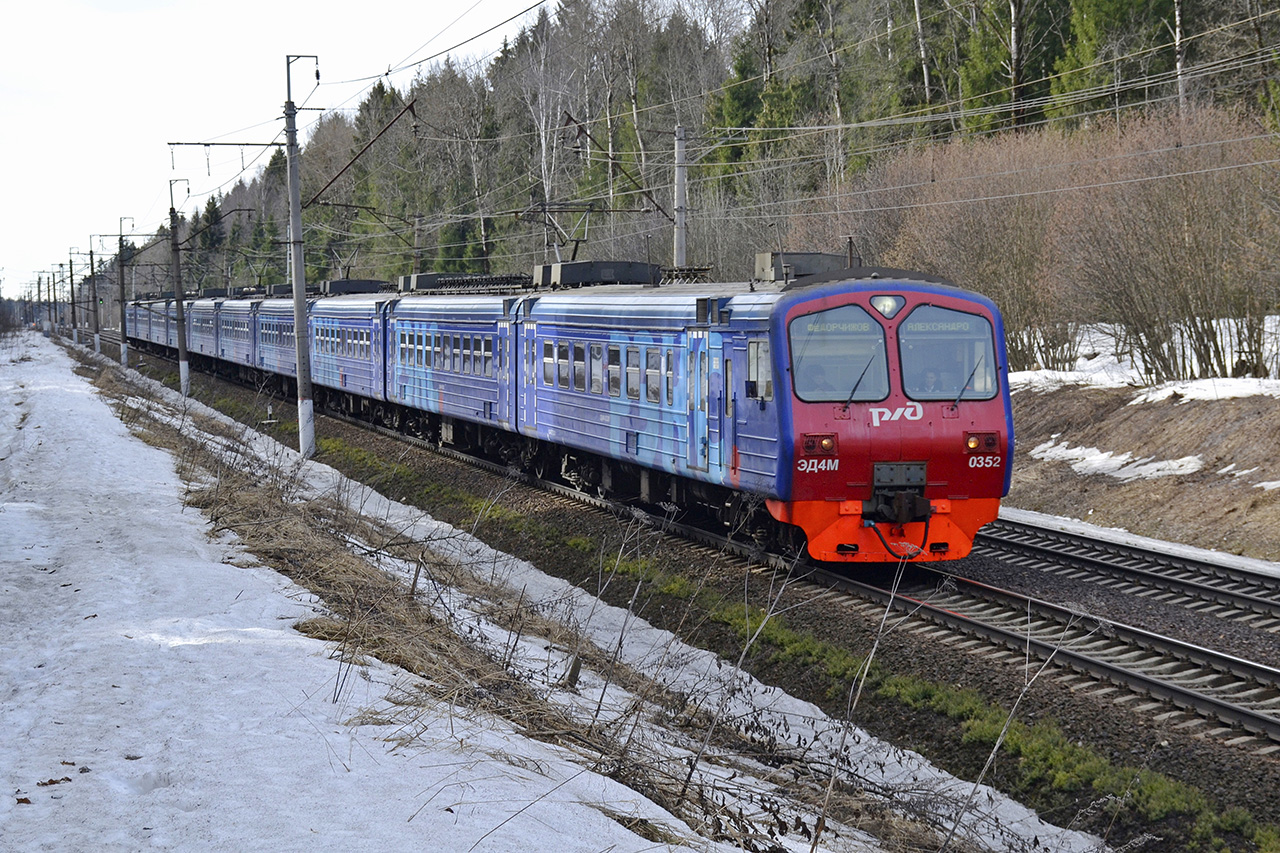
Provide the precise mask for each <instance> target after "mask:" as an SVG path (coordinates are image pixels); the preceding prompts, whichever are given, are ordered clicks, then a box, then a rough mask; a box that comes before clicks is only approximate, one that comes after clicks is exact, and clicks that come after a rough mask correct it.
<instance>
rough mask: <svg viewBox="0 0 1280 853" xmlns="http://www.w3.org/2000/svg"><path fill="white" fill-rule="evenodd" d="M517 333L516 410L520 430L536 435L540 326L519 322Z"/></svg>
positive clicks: (526, 321)
mask: <svg viewBox="0 0 1280 853" xmlns="http://www.w3.org/2000/svg"><path fill="white" fill-rule="evenodd" d="M515 329H516V335H515V348H516V351H515V353H514V354H513V358H514V360H516V361H517V362H518V363H519V368H518V369H517V370H516V382H515V387H516V411H517V417H519V419H520V424H519V427H520V431H521V432H523V433H527V434H529V435H535V434H537V431H538V421H537V412H538V408H537V405H536V401H537V390H538V389H537V387H536V386H535V385H534V382H535V381H536V377H537V375H538V371H537V366H538V354H537V352H536V351H535V349H534V344H535V342H536V341H535V339H536V338H537V331H538V326H537V324H536V323H534V322H531V321H529V320H525V321H524V322H517V323H516V326H515Z"/></svg>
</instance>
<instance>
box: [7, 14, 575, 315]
mask: <svg viewBox="0 0 1280 853" xmlns="http://www.w3.org/2000/svg"><path fill="white" fill-rule="evenodd" d="M546 2H548V4H549V8H550V10H551V11H554V5H555V4H554V2H553V0H546ZM536 5H538V0H459V2H456V3H446V2H442V1H441V0H375V2H371V3H364V4H353V3H350V2H342V0H310V2H307V3H280V2H275V1H274V0H258V2H250V0H222V2H216V3H215V2H210V0H201V2H195V0H114V2H113V0H83V2H74V0H41V2H38V3H27V4H23V6H22V8H21V11H17V10H10V11H9V12H7V13H6V21H5V26H4V27H3V34H0V105H2V108H3V113H2V115H3V126H4V133H3V134H0V153H2V154H3V183H2V184H0V186H3V191H4V195H3V203H2V204H0V281H2V282H3V283H2V285H0V290H2V292H3V295H4V296H6V297H11V298H16V297H19V296H22V295H24V294H25V293H26V292H27V290H28V286H30V288H31V289H33V290H34V286H35V283H36V277H37V275H39V274H42V273H43V274H45V275H46V276H47V274H48V272H49V271H50V270H53V271H55V272H57V265H58V264H59V263H62V264H67V263H69V262H70V260H71V259H70V258H69V250H75V251H77V252H81V253H87V252H88V251H89V248H90V245H91V244H92V247H93V249H94V251H95V252H99V253H102V252H105V253H106V254H108V255H111V254H114V246H115V244H116V240H115V236H114V235H115V234H117V233H119V231H120V228H121V217H128V218H126V219H124V220H123V228H124V231H125V232H126V234H130V233H135V234H138V235H143V234H148V233H151V232H153V231H154V230H155V228H156V227H157V226H158V225H161V224H163V223H167V221H168V215H169V192H170V181H171V180H176V179H185V181H187V182H189V187H190V195H189V196H188V183H178V184H175V185H174V186H173V190H174V201H175V202H176V204H177V207H178V209H179V211H180V212H183V213H190V212H191V211H193V210H196V209H198V208H200V207H202V206H203V204H204V201H205V199H206V198H207V197H208V195H210V194H211V193H213V192H217V191H220V190H221V191H225V189H226V188H228V187H230V186H231V185H233V184H234V183H235V181H236V179H237V178H238V177H239V176H240V175H241V174H242V173H243V172H242V166H241V162H242V158H243V163H244V167H245V168H247V169H248V170H249V171H248V173H247V174H248V175H252V174H253V172H254V170H256V169H257V168H260V167H261V166H262V165H263V164H264V163H265V162H266V157H267V156H268V155H263V154H262V153H261V152H262V150H263V149H260V148H259V149H255V148H251V147H246V148H243V149H241V148H239V147H209V148H205V147H203V146H200V147H187V146H180V147H173V148H171V147H170V145H169V143H171V142H199V143H203V142H237V143H238V142H249V143H264V142H270V141H271V140H273V139H275V138H276V135H277V134H278V133H280V132H281V131H282V130H283V127H284V121H283V118H282V113H283V104H284V101H285V94H286V77H285V67H286V62H285V57H286V56H288V55H291V54H315V55H317V56H318V57H319V67H320V74H321V85H320V86H319V87H318V88H317V87H316V86H315V74H314V72H315V67H316V65H315V62H314V61H313V60H310V59H307V60H298V61H296V62H295V63H294V64H293V74H292V78H293V97H294V101H295V102H297V103H298V104H299V105H301V104H303V103H304V102H305V104H306V106H308V107H325V108H342V107H345V108H351V107H355V106H356V105H357V104H359V102H360V99H361V96H362V94H363V93H364V92H365V91H366V90H367V89H368V88H369V87H370V86H372V85H373V84H374V83H375V82H376V79H377V77H378V76H379V75H383V74H385V73H386V72H387V70H388V69H389V68H401V67H403V66H405V65H408V64H410V63H413V62H417V61H420V60H423V59H426V58H428V57H430V56H432V55H433V54H437V53H440V52H443V51H447V50H449V49H451V48H454V47H455V46H456V45H459V44H461V43H463V42H466V41H467V40H468V39H471V38H472V37H474V36H477V35H478V34H480V33H483V32H484V31H486V30H489V29H490V28H491V27H495V26H497V27H498V28H497V29H496V30H495V31H493V32H492V33H489V34H488V35H484V36H481V37H480V38H479V39H477V40H475V41H471V42H469V43H467V44H465V45H464V46H462V47H459V48H457V49H456V50H454V51H453V54H454V56H455V57H456V58H458V59H460V60H474V59H476V58H479V57H483V56H486V55H488V54H491V53H492V52H493V51H495V50H497V49H498V48H500V47H501V44H502V38H503V36H504V35H505V36H509V37H514V35H515V34H516V33H518V32H519V30H520V27H521V23H522V22H525V21H527V20H529V18H530V16H531V15H533V14H535V13H534V12H530V13H528V14H524V15H522V14H521V12H523V11H524V10H526V9H529V8H531V7H535V6H536ZM513 16H515V19H514V20H511V21H510V22H508V23H506V24H502V22H503V21H506V20H507V19H509V18H512V17H513ZM414 73H415V71H414V69H412V68H410V69H408V70H404V71H400V72H397V73H394V74H391V75H390V76H389V78H385V79H389V80H390V82H391V83H393V84H395V85H396V86H397V87H398V88H402V89H403V88H404V87H405V86H407V85H408V83H409V82H410V81H412V79H413V75H414ZM319 115H320V114H319V113H315V112H304V113H300V117H299V125H300V127H304V129H305V125H306V124H309V123H311V122H314V121H315V120H316V118H317V117H318V116H319ZM255 158H258V159H256V160H255ZM90 235H112V236H110V237H109V238H107V239H106V241H105V242H104V241H103V240H102V239H101V238H100V237H98V236H95V237H93V238H92V240H91V239H90ZM138 239H139V240H141V239H142V238H141V237H139V238H138ZM74 260H75V263H76V264H77V266H78V267H80V269H78V270H77V275H76V278H77V280H79V277H80V275H81V274H82V271H83V268H84V266H87V263H88V258H87V256H85V257H82V256H80V255H76V256H75V258H74Z"/></svg>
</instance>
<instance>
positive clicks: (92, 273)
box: [89, 237, 102, 355]
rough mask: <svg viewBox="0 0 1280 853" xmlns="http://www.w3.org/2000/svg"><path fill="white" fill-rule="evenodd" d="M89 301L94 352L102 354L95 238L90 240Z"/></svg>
mask: <svg viewBox="0 0 1280 853" xmlns="http://www.w3.org/2000/svg"><path fill="white" fill-rule="evenodd" d="M89 281H90V282H92V284H91V285H90V293H89V301H90V302H91V303H92V305H90V307H91V308H93V351H94V352H96V353H98V354H99V355H101V354H102V329H101V328H100V327H99V325H98V270H97V268H96V267H94V265H93V237H90V238H89Z"/></svg>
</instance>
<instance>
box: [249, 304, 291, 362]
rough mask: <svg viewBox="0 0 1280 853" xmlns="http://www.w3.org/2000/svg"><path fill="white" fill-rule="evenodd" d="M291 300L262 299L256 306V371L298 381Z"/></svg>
mask: <svg viewBox="0 0 1280 853" xmlns="http://www.w3.org/2000/svg"><path fill="white" fill-rule="evenodd" d="M293 330H294V317H293V300H292V299H264V300H263V301H262V302H261V303H260V304H259V305H258V348H257V353H258V369H259V370H262V371H264V372H265V373H268V374H271V375H274V376H282V377H288V378H290V379H297V377H298V344H297V341H296V340H295V338H294V335H293Z"/></svg>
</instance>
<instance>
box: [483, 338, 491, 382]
mask: <svg viewBox="0 0 1280 853" xmlns="http://www.w3.org/2000/svg"><path fill="white" fill-rule="evenodd" d="M484 375H485V376H493V338H491V337H490V336H489V335H485V336H484Z"/></svg>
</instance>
